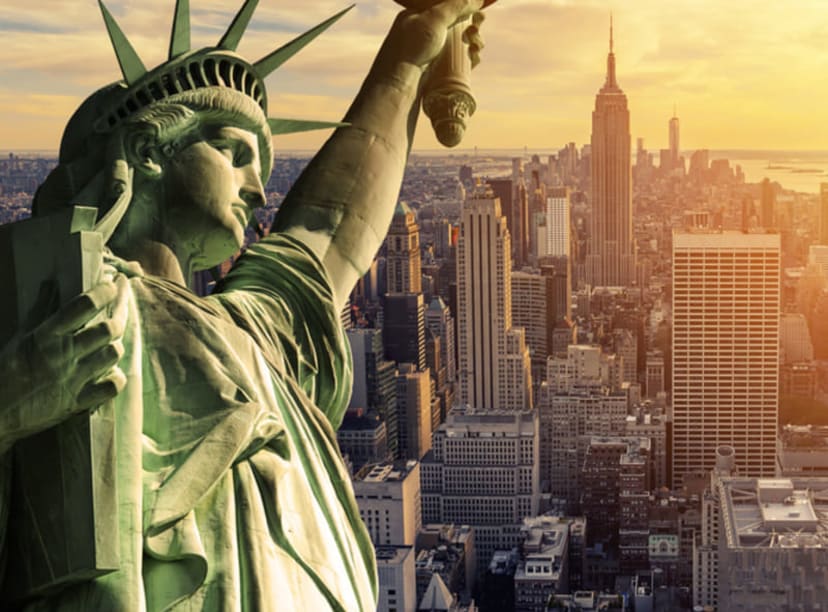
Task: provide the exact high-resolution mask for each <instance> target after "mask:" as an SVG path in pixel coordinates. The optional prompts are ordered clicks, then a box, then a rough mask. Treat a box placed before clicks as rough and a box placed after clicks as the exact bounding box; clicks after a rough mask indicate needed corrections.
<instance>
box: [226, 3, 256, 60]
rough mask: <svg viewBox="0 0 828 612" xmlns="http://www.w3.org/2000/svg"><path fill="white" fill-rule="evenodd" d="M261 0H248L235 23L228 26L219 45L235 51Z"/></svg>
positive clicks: (234, 19) (237, 15) (236, 17)
mask: <svg viewBox="0 0 828 612" xmlns="http://www.w3.org/2000/svg"><path fill="white" fill-rule="evenodd" d="M258 3H259V0H246V1H245V3H244V4H243V5H242V7H241V8H240V9H239V12H238V13H236V16H235V17H234V18H233V23H231V24H230V27H229V28H227V32H225V34H224V36H222V37H221V40H220V41H219V44H218V46H219V47H220V48H222V49H229V50H230V51H235V50H236V47H237V46H238V45H239V41H240V40H241V37H242V34H244V31H245V29H246V28H247V24H248V23H250V18H251V17H252V16H253V11H255V10H256V5H257V4H258Z"/></svg>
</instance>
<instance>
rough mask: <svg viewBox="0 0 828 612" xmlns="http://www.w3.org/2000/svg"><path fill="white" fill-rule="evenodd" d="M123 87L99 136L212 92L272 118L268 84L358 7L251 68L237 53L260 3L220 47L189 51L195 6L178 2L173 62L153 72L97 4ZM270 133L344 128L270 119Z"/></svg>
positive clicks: (247, 5) (250, 0)
mask: <svg viewBox="0 0 828 612" xmlns="http://www.w3.org/2000/svg"><path fill="white" fill-rule="evenodd" d="M98 4H99V5H100V7H101V12H102V13H103V18H104V22H105V24H106V29H107V31H108V33H109V38H110V40H111V41H112V46H113V47H114V49H115V55H116V57H117V59H118V64H119V65H120V67H121V73H122V75H123V77H124V78H123V82H122V85H121V90H120V91H118V93H116V94H115V96H114V98H113V99H112V103H111V104H108V105H107V111H106V112H105V113H104V114H103V115H101V116H100V117H99V118H98V119H97V120H96V122H95V126H94V127H95V131H97V132H108V131H110V130H111V129H113V128H114V127H116V126H117V125H118V124H120V123H121V122H122V121H123V120H125V119H127V118H128V117H130V116H132V115H133V114H135V113H136V112H138V111H140V110H141V109H143V108H145V107H147V106H149V105H150V104H153V103H155V102H161V101H163V100H165V99H167V98H170V97H172V96H175V95H177V94H180V93H183V92H186V91H194V90H198V89H202V88H207V87H226V88H229V89H232V90H234V91H236V92H239V93H241V94H244V95H245V96H247V97H249V98H251V99H252V100H253V101H255V102H256V104H257V105H258V106H259V107H261V109H262V112H264V113H265V115H266V114H267V92H266V90H265V84H264V79H265V78H266V77H267V76H268V75H269V74H271V73H272V72H273V71H274V70H276V69H277V68H279V67H280V66H281V65H282V64H284V63H285V62H286V61H287V60H288V59H290V58H291V57H293V56H294V55H295V54H296V53H298V52H299V51H300V50H301V49H302V48H303V47H305V46H306V45H307V44H308V43H310V42H311V41H312V40H313V39H314V38H316V37H317V36H318V35H319V34H321V33H322V32H324V31H325V30H326V29H328V28H329V27H330V26H331V25H333V24H334V23H335V22H336V21H337V20H338V19H339V18H340V17H342V15H344V14H345V13H346V12H348V11H349V10H350V9H351V8H353V5H351V6H349V7H348V8H346V9H345V10H343V11H341V12H339V13H337V14H336V15H334V16H333V17H331V18H329V19H327V20H325V21H323V22H322V23H320V24H319V25H317V26H315V27H313V28H311V29H310V30H308V31H307V32H305V33H304V34H301V35H300V36H297V37H296V38H294V39H293V40H291V41H290V42H288V43H286V44H285V45H283V46H281V47H279V48H278V49H276V50H275V51H273V52H272V53H270V54H268V55H266V56H265V57H263V58H262V59H260V60H258V61H256V62H254V63H252V64H251V63H248V62H247V61H246V60H244V59H243V58H242V57H241V56H239V55H238V54H236V53H235V50H236V47H237V46H238V44H239V41H241V38H242V36H243V34H244V31H245V29H246V28H247V24H248V23H249V22H250V18H251V17H252V16H253V11H254V10H255V8H256V5H257V4H258V0H245V2H244V4H243V5H242V7H241V9H239V12H238V13H237V14H236V16H235V18H234V19H233V21H232V22H231V23H230V26H229V27H228V29H227V31H226V32H225V34H224V36H222V38H221V40H220V41H219V42H218V44H217V45H216V46H215V47H205V48H203V49H198V50H196V51H192V50H191V49H190V3H189V0H176V4H175V17H174V19H173V25H172V35H171V36H170V50H169V58H168V60H167V61H166V62H164V63H163V64H161V65H159V66H157V67H156V68H154V69H152V70H150V71H148V70H147V69H146V67H145V66H144V63H143V62H142V61H141V58H140V57H138V54H137V53H136V52H135V49H134V48H133V47H132V45H131V44H130V42H129V40H128V39H127V37H126V36H125V35H124V33H123V31H122V30H121V28H120V27H119V26H118V24H117V22H116V21H115V18H114V17H113V16H112V14H111V13H110V12H109V10H108V9H107V8H106V6H104V4H103V1H102V0H98ZM267 122H268V124H269V125H270V130H271V133H272V134H274V135H276V134H287V133H291V132H303V131H307V130H314V129H320V128H330V127H337V126H340V125H343V124H341V123H332V122H328V121H306V120H300V119H277V118H268V120H267Z"/></svg>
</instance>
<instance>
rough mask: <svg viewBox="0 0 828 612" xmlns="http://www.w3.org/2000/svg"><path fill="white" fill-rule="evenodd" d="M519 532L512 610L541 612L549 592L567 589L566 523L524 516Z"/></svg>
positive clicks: (556, 518)
mask: <svg viewBox="0 0 828 612" xmlns="http://www.w3.org/2000/svg"><path fill="white" fill-rule="evenodd" d="M522 532H523V534H524V540H523V545H522V550H521V552H522V555H521V561H520V563H519V565H518V567H517V570H516V571H515V612H543V611H544V610H546V604H547V602H548V601H549V597H550V595H552V594H554V593H566V592H568V591H569V523H568V522H567V521H565V520H561V519H559V518H558V517H552V516H539V517H533V518H528V519H524V521H523V528H522Z"/></svg>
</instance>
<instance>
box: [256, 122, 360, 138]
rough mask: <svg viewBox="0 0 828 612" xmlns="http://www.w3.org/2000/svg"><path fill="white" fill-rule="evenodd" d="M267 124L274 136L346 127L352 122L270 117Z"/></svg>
mask: <svg viewBox="0 0 828 612" xmlns="http://www.w3.org/2000/svg"><path fill="white" fill-rule="evenodd" d="M267 124H268V125H269V126H270V133H271V134H272V135H273V136H278V135H281V134H293V133H295V132H310V131H311V130H325V129H330V128H338V127H346V126H348V125H351V124H350V123H342V122H339V121H306V120H304V119H277V118H276V117H268V118H267Z"/></svg>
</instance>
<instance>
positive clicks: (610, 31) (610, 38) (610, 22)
mask: <svg viewBox="0 0 828 612" xmlns="http://www.w3.org/2000/svg"><path fill="white" fill-rule="evenodd" d="M609 52H610V53H612V11H610V50H609Z"/></svg>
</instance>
